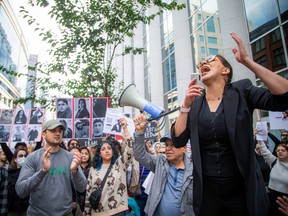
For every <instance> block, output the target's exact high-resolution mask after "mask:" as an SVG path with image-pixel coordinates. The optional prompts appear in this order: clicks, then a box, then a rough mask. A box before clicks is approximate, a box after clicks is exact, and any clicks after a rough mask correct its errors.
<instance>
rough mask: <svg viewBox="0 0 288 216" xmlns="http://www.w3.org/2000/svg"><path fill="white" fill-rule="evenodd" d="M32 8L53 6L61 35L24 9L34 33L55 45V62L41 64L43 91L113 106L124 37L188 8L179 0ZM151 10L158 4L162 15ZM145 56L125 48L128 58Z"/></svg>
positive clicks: (63, 0)
mask: <svg viewBox="0 0 288 216" xmlns="http://www.w3.org/2000/svg"><path fill="white" fill-rule="evenodd" d="M51 3H52V4H51ZM29 4H30V5H32V6H35V7H50V11H49V15H50V17H51V19H55V21H56V22H57V24H58V26H59V31H60V34H56V33H55V32H52V30H47V29H44V28H41V27H40V24H39V23H37V21H36V19H35V18H33V17H32V16H31V15H29V12H28V11H27V10H25V8H24V7H21V11H20V12H21V13H22V14H24V18H26V19H27V21H28V24H30V25H32V24H33V25H36V27H35V31H38V32H39V35H40V36H41V37H42V39H43V40H44V41H47V42H48V43H49V44H50V45H51V49H50V50H49V54H50V55H51V57H52V58H51V61H50V62H45V63H40V64H38V70H40V71H41V74H42V76H41V77H39V78H37V83H38V86H40V87H41V90H42V91H43V92H48V91H49V90H51V89H54V90H55V89H56V90H57V91H59V92H62V93H63V94H69V95H72V96H74V97H90V96H108V97H110V98H111V101H112V104H114V103H115V101H116V99H117V98H118V95H116V92H119V89H118V91H116V90H117V87H118V88H119V86H117V87H116V86H115V79H116V78H117V74H116V73H115V70H114V68H113V67H112V61H113V59H114V58H115V57H117V56H116V53H115V51H116V48H117V47H118V46H119V45H121V44H122V43H123V41H124V39H125V37H133V36H134V33H133V30H134V29H135V28H136V27H137V25H138V24H139V23H140V22H142V23H144V24H149V23H150V22H151V21H152V20H153V19H154V18H155V17H156V16H158V15H160V14H161V13H163V10H176V9H177V10H181V9H182V8H184V7H185V5H184V4H178V3H177V2H176V1H169V2H168V3H166V2H164V1H161V0H155V1H150V0H54V1H48V0H29ZM50 4H51V5H50ZM152 6H158V7H159V8H160V10H159V12H157V13H154V14H149V15H147V13H146V12H147V10H148V9H149V8H151V7H152ZM142 52H144V49H143V48H137V47H125V50H124V52H123V55H126V54H129V53H130V54H131V53H132V54H141V53H142ZM63 76H65V77H66V78H67V77H68V78H69V79H63ZM120 87H121V85H120ZM46 102H47V101H46Z"/></svg>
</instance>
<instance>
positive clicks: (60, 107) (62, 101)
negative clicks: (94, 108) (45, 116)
mask: <svg viewBox="0 0 288 216" xmlns="http://www.w3.org/2000/svg"><path fill="white" fill-rule="evenodd" d="M56 113H57V118H68V119H71V118H72V98H57V99H56Z"/></svg>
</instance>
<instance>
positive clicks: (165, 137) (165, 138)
mask: <svg viewBox="0 0 288 216" xmlns="http://www.w3.org/2000/svg"><path fill="white" fill-rule="evenodd" d="M167 139H170V140H172V137H171V134H166V135H165V136H163V137H161V139H160V142H166V140H167Z"/></svg>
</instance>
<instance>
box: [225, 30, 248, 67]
mask: <svg viewBox="0 0 288 216" xmlns="http://www.w3.org/2000/svg"><path fill="white" fill-rule="evenodd" d="M230 35H231V37H232V38H233V39H234V41H235V42H236V44H237V47H238V49H237V48H235V47H234V48H232V52H233V54H234V56H235V59H236V60H237V61H238V62H239V63H241V64H245V62H246V61H247V60H248V59H250V57H249V55H248V53H247V51H246V49H245V46H244V44H243V41H242V40H241V38H240V37H239V36H238V35H237V34H236V33H235V32H231V33H230Z"/></svg>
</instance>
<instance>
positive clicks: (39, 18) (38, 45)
mask: <svg viewBox="0 0 288 216" xmlns="http://www.w3.org/2000/svg"><path fill="white" fill-rule="evenodd" d="M11 4H12V7H13V9H14V12H15V14H16V16H17V18H18V21H19V24H20V26H21V28H22V31H23V33H24V35H25V40H26V42H27V46H28V50H29V53H30V54H36V55H38V56H39V60H40V61H41V60H44V59H46V58H49V56H48V55H47V52H46V50H47V49H48V47H49V46H48V44H46V43H45V42H43V41H42V40H41V38H40V37H39V35H38V34H39V32H35V30H34V29H35V26H31V25H28V23H27V19H24V18H23V14H20V12H19V11H20V6H24V8H25V10H28V11H29V14H30V15H32V16H33V17H34V18H36V22H39V23H40V27H45V28H47V27H49V28H56V27H55V26H56V25H55V24H53V21H52V20H51V19H50V17H49V16H48V10H47V9H45V8H40V7H32V6H30V5H29V4H28V0H17V1H15V0H13V1H11Z"/></svg>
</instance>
